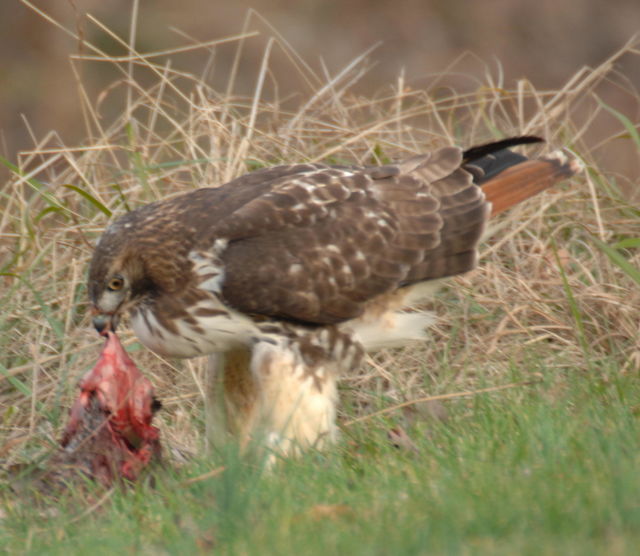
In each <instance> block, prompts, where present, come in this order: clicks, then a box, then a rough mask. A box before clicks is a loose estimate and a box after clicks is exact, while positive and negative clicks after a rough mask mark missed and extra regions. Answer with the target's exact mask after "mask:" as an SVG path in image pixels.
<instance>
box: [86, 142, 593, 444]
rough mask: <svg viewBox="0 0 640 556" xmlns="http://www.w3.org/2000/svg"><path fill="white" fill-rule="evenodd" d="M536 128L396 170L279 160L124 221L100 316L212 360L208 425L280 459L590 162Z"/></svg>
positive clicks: (97, 283) (107, 239)
mask: <svg viewBox="0 0 640 556" xmlns="http://www.w3.org/2000/svg"><path fill="white" fill-rule="evenodd" d="M540 141H542V140H541V139H539V138H537V137H532V136H524V137H515V138H511V139H506V140H502V141H498V142H494V143H490V144H485V145H481V146H477V147H473V148H470V149H468V150H463V149H461V148H458V147H444V148H440V149H438V150H435V151H433V152H430V153H427V154H422V155H419V156H414V157H412V158H409V159H407V160H404V161H402V162H399V163H396V164H388V165H383V166H336V165H328V164H320V163H312V164H311V163H309V164H296V165H290V166H276V167H271V168H265V169H261V170H258V171H255V172H252V173H249V174H247V175H244V176H241V177H239V178H237V179H235V180H233V181H231V182H229V183H227V184H225V185H221V186H219V187H205V188H202V189H196V190H192V191H188V192H186V193H183V194H180V195H177V196H175V197H173V198H169V199H167V200H162V201H158V202H154V203H151V204H149V205H146V206H143V207H141V208H138V209H137V210H134V211H132V212H129V213H127V214H125V215H124V216H122V217H120V218H119V219H117V220H116V221H114V222H113V223H112V224H111V225H110V226H109V227H108V228H107V229H106V231H105V232H104V234H103V235H102V237H101V238H100V240H99V242H98V244H97V246H96V248H95V252H94V255H93V259H92V261H91V265H90V271H89V294H90V298H91V303H92V305H93V311H94V318H93V323H94V326H95V327H96V328H97V330H98V331H100V332H104V331H105V330H115V327H116V326H117V324H118V321H119V318H120V316H121V314H122V313H124V312H128V313H129V315H130V322H131V325H132V327H133V330H134V331H135V333H136V335H137V336H138V338H139V339H140V341H141V342H142V343H143V344H144V345H146V346H147V347H148V348H150V349H151V350H153V351H155V352H157V353H159V354H161V355H165V356H169V357H197V356H203V355H207V356H210V363H209V366H210V372H211V376H213V377H214V380H212V381H211V385H212V386H211V387H210V388H209V389H208V390H207V396H206V398H207V399H206V400H205V407H206V413H207V429H208V431H207V434H208V436H209V437H210V438H213V440H214V442H215V441H217V440H219V439H220V437H221V436H226V435H227V434H234V435H236V436H238V437H239V438H240V439H241V441H243V442H246V441H247V440H249V439H252V438H256V437H259V438H262V439H263V440H265V441H266V442H267V444H268V446H270V447H272V448H273V449H274V450H278V451H279V452H280V453H291V452H296V451H297V450H298V449H302V448H304V447H308V446H321V445H323V444H326V443H327V442H330V441H332V440H333V439H335V437H336V430H337V429H336V423H335V421H336V402H337V391H336V381H337V379H338V378H339V377H340V375H342V374H344V373H347V372H349V371H350V370H351V369H353V368H354V367H356V366H357V365H358V364H359V363H360V361H361V359H362V356H363V354H364V353H365V352H368V351H373V350H377V349H380V348H383V347H388V346H397V345H402V344H404V343H406V342H409V341H411V340H416V339H420V338H423V337H424V335H425V328H426V327H427V326H428V325H429V324H430V323H431V317H430V315H429V313H427V312H421V311H418V310H415V309H413V308H412V307H414V306H415V304H416V303H417V302H418V301H419V300H420V299H421V298H422V297H424V296H425V295H426V294H427V293H428V292H429V291H430V290H433V285H434V281H437V280H438V279H441V278H445V277H447V276H454V275H457V274H461V273H463V272H467V271H469V270H471V269H473V268H474V267H475V266H476V264H477V259H478V243H479V241H480V239H481V237H482V235H483V231H484V230H485V227H486V225H487V221H488V220H489V218H490V217H491V216H492V215H495V214H497V213H499V212H502V211H503V210H506V209H507V208H509V207H510V206H512V205H515V204H516V203H518V202H520V201H522V200H524V199H526V198H528V197H530V196H532V195H534V194H536V193H538V192H540V191H542V190H544V189H546V188H547V187H549V186H551V185H553V184H554V183H556V182H557V181H559V180H561V179H565V178H568V177H570V176H571V175H573V174H574V173H575V172H576V171H578V170H579V169H580V166H579V163H578V162H577V160H573V159H569V157H567V156H566V155H565V154H564V153H563V152H561V151H556V152H554V153H552V154H551V155H548V156H546V157H541V158H537V159H531V160H529V159H527V158H526V157H525V156H523V155H521V154H518V153H515V152H513V151H511V150H510V148H509V147H512V146H516V145H522V144H527V143H536V142H540Z"/></svg>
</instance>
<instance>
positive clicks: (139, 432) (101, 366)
mask: <svg viewBox="0 0 640 556" xmlns="http://www.w3.org/2000/svg"><path fill="white" fill-rule="evenodd" d="M104 335H105V336H106V342H105V344H104V347H103V348H102V352H101V353H100V359H99V360H98V363H97V364H96V366H95V367H94V368H93V369H91V370H90V371H89V372H88V373H87V374H86V375H85V376H84V377H83V378H82V380H81V381H80V395H79V396H78V397H77V398H76V401H75V402H74V404H73V407H72V408H71V415H70V419H69V423H68V424H67V427H66V429H65V432H64V436H63V438H62V446H64V447H67V449H69V447H70V446H72V445H74V444H75V443H74V442H73V441H74V438H75V437H77V438H79V439H80V444H77V445H75V446H73V449H74V450H76V451H77V450H82V449H85V450H87V451H90V452H91V454H95V456H94V459H95V461H94V462H93V464H92V468H93V469H94V475H96V476H98V477H99V478H101V480H103V481H104V480H106V481H107V482H110V479H111V478H112V477H111V475H112V473H113V472H114V471H119V472H120V474H121V475H122V476H123V477H124V478H126V479H129V480H135V479H136V478H137V477H138V475H139V473H140V470H141V469H142V468H143V467H144V466H145V465H147V464H148V463H149V462H150V461H151V460H152V459H153V458H155V459H157V458H158V457H159V455H160V441H159V431H158V429H157V428H156V427H154V426H153V425H152V424H151V420H152V419H153V404H154V398H153V387H152V385H151V382H150V381H149V379H147V378H146V377H145V376H144V375H143V374H142V373H141V372H140V370H139V369H138V368H137V367H136V365H135V364H134V362H133V361H132V360H131V358H130V357H129V356H128V355H127V353H126V351H125V350H124V348H123V347H122V344H121V343H120V340H119V339H118V337H117V336H116V334H115V333H113V332H106V333H105V334H104ZM94 399H95V400H96V401H97V407H98V408H99V410H100V411H102V413H103V414H104V419H105V421H104V424H103V426H106V427H107V429H108V434H106V435H105V434H101V433H100V431H98V430H95V431H92V434H90V435H89V436H88V438H85V435H84V434H80V433H81V431H82V429H84V428H86V427H88V426H90V425H89V424H88V423H91V422H94V421H95V419H93V418H91V416H90V415H89V412H91V411H96V404H95V403H93V404H92V401H93V400H94ZM92 442H93V444H96V443H97V444H99V445H98V446H95V445H94V446H85V447H84V448H83V444H84V443H86V444H90V443H92ZM105 443H109V445H106V446H105V445H104V444H105ZM105 460H107V461H105ZM105 467H111V472H109V471H107V474H106V477H105V472H104V469H105ZM100 469H102V471H99V470H100Z"/></svg>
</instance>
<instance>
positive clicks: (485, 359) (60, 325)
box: [0, 22, 640, 463]
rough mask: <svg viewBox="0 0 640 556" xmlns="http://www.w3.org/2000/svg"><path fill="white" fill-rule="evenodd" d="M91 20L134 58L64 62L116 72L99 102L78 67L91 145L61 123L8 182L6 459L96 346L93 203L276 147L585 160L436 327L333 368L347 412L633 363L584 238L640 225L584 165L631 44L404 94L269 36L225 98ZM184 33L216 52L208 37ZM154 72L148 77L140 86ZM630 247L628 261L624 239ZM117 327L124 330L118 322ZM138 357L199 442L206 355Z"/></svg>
mask: <svg viewBox="0 0 640 556" xmlns="http://www.w3.org/2000/svg"><path fill="white" fill-rule="evenodd" d="M95 23H96V25H99V24H98V23H97V22H95ZM103 31H104V33H106V34H109V35H110V36H112V37H113V38H115V39H116V40H118V41H120V42H121V43H122V45H123V47H124V48H126V49H127V50H128V51H129V53H130V54H129V55H128V56H124V57H122V58H118V59H115V58H109V57H107V56H105V55H103V54H102V53H101V52H100V51H99V49H98V48H97V47H95V46H92V45H87V51H88V52H89V53H90V56H88V57H90V58H92V60H91V61H87V60H80V59H79V57H76V58H75V59H74V60H73V63H74V68H76V69H77V72H76V73H77V75H80V73H81V72H80V70H79V68H80V67H81V66H82V64H86V63H101V64H104V63H106V64H112V65H113V66H114V67H115V68H117V69H118V70H119V71H120V74H121V76H122V77H121V80H120V81H117V82H115V83H114V84H113V85H112V87H110V88H109V89H107V90H105V91H103V93H102V94H101V95H100V97H99V98H97V99H90V98H87V96H86V95H85V94H84V89H83V86H82V80H81V79H80V78H79V79H78V91H79V98H80V101H79V105H78V117H82V118H83V119H84V121H85V123H86V128H87V137H88V139H87V142H86V144H85V145H82V146H79V147H69V146H67V145H65V144H64V142H63V140H62V139H61V138H60V137H57V136H56V135H55V133H51V134H50V135H48V136H47V137H44V138H43V139H41V140H34V143H35V146H34V148H33V149H32V150H31V151H29V152H26V153H23V154H22V156H21V157H20V159H19V161H18V162H17V168H16V169H15V171H14V172H13V177H12V178H11V179H10V180H9V181H8V182H7V183H5V184H3V185H2V193H1V196H2V199H3V205H4V207H5V208H4V210H3V212H2V215H1V217H0V218H1V220H0V247H1V249H2V272H3V273H4V274H3V275H2V278H0V280H1V281H2V284H3V286H4V287H3V299H2V305H3V311H2V317H1V320H0V327H1V330H2V335H1V337H0V342H2V355H1V356H0V364H1V365H2V366H3V367H2V368H0V373H1V374H0V407H1V408H2V410H1V412H0V459H4V461H5V462H6V463H11V462H13V461H16V460H18V459H24V458H32V457H34V456H35V455H37V454H40V453H42V452H44V451H46V450H48V449H50V447H51V446H53V445H54V444H55V443H56V440H57V438H59V433H60V428H61V427H62V426H63V425H64V422H65V419H66V409H65V408H67V407H68V406H69V402H70V399H71V397H72V396H73V395H74V393H75V385H76V383H77V380H78V378H79V377H80V376H81V375H82V374H83V373H84V372H85V371H86V370H87V369H88V368H90V367H91V366H92V365H93V364H94V362H95V361H96V357H97V354H98V351H99V348H100V345H101V341H100V340H99V339H98V338H97V337H96V335H95V332H94V331H93V330H92V329H91V327H90V325H89V320H88V317H87V311H86V309H87V301H86V291H85V272H86V266H87V262H88V260H89V258H90V255H91V245H92V243H93V242H94V241H95V239H96V238H97V237H98V235H99V234H100V232H101V230H102V229H103V228H104V227H105V225H106V223H107V220H108V218H107V216H106V214H105V212H104V210H102V209H101V208H100V207H102V206H103V207H105V208H106V209H108V211H111V212H113V213H114V214H120V213H122V212H123V211H124V210H126V207H129V208H134V207H137V206H140V205H142V204H144V203H147V202H149V201H151V200H154V199H157V198H162V197H166V196H169V195H173V194H175V193H178V192H181V191H184V190H186V189H190V188H195V187H201V186H211V185H216V184H221V183H223V182H225V181H228V180H230V179H232V178H233V177H236V176H237V175H239V174H241V173H244V172H246V171H247V170H249V169H251V168H254V167H259V166H267V165H272V164H277V163H281V162H294V161H303V160H324V161H339V162H342V161H348V162H356V163H371V162H376V161H384V160H386V159H394V158H400V157H403V156H409V155H411V154H414V153H418V152H421V151H424V150H426V149H430V148H432V147H435V146H438V145H444V144H450V143H458V144H463V145H470V144H472V143H474V142H481V141H485V140H488V139H490V138H493V137H498V136H503V135H509V134H519V133H535V134H539V135H542V136H544V137H546V138H547V140H548V142H549V144H550V145H552V146H553V147H558V146H567V147H569V148H570V149H571V150H572V151H573V152H574V153H576V155H577V156H579V157H580V158H581V159H582V160H584V162H585V163H586V165H587V168H588V171H587V173H586V174H585V175H584V176H582V177H578V178H576V179H574V180H572V181H571V183H570V184H568V185H564V186H562V187H559V188H557V189H554V190H553V191H551V192H549V193H546V194H544V195H542V196H540V197H539V198H536V199H534V200H532V201H530V202H528V203H526V204H525V205H523V206H522V207H519V208H517V209H515V210H513V211H511V213H510V214H509V215H508V216H506V217H505V218H503V219H501V220H500V221H499V223H498V224H497V226H498V228H499V229H498V231H497V232H496V234H495V235H494V237H493V239H492V240H491V242H490V243H489V244H487V245H486V246H485V247H484V254H483V264H482V266H481V268H480V269H478V270H477V271H474V272H472V273H470V274H468V275H466V276H463V277H460V278H457V279H455V280H452V281H451V282H450V287H448V288H447V289H445V291H444V292H443V294H442V295H440V296H439V297H438V298H437V299H436V300H435V301H434V303H433V308H434V310H435V311H436V313H437V314H438V315H439V316H440V317H441V319H440V321H439V323H438V324H437V326H436V327H435V328H434V330H433V340H432V341H431V342H429V343H428V344H427V345H421V346H414V347H411V348H407V349H405V350H400V351H393V352H384V353H381V354H378V355H377V356H375V357H373V358H371V360H370V361H369V363H368V364H367V365H366V366H365V367H364V368H363V369H362V370H361V371H360V372H358V373H357V374H355V375H354V376H350V377H345V378H344V380H343V385H344V387H345V392H344V396H345V398H346V400H347V401H348V402H349V403H348V406H349V407H350V408H351V411H352V413H353V414H354V415H360V414H362V413H363V412H365V411H370V410H372V409H374V408H379V407H381V404H384V403H393V402H401V401H404V400H407V399H411V398H414V397H419V396H424V395H426V394H431V393H434V394H438V393H446V392H454V391H457V390H466V389H470V388H474V387H481V386H485V385H492V384H496V385H497V384H501V383H506V382H510V381H511V380H512V379H513V376H514V374H518V376H520V377H524V378H525V379H526V378H527V377H530V376H532V375H535V373H537V372H538V371H539V370H540V369H544V368H550V369H555V370H557V372H558V373H560V372H563V371H564V370H566V369H570V370H571V372H575V370H576V369H583V370H584V371H585V372H590V373H593V374H594V379H595V378H598V379H604V380H606V374H607V373H609V372H637V371H638V370H639V369H640V340H639V337H638V315H640V287H639V286H638V284H636V283H634V282H633V281H632V280H631V279H630V278H629V276H628V275H627V274H625V273H624V272H623V271H622V270H621V269H620V268H619V267H617V266H615V265H613V264H612V263H611V262H610V261H609V259H608V258H607V257H606V256H605V254H603V253H602V252H601V251H600V250H599V249H598V248H597V247H596V245H595V243H594V242H593V241H592V237H594V236H595V237H597V238H600V239H601V240H603V241H606V242H609V243H611V242H613V241H615V240H619V239H621V238H624V237H636V238H637V237H640V213H639V212H638V210H636V209H635V208H633V207H632V206H630V205H629V204H628V203H627V202H626V201H625V200H624V198H625V195H626V196H627V198H630V197H628V193H625V194H618V193H616V188H617V189H618V190H622V191H626V192H629V191H633V188H634V187H637V185H638V184H637V181H635V183H634V179H631V178H629V177H625V176H613V175H605V174H604V173H603V172H602V171H601V170H600V169H599V163H598V161H599V159H601V158H603V157H604V156H606V155H605V154H603V153H606V150H607V149H608V148H615V144H616V142H619V141H630V140H632V138H631V137H630V136H629V133H628V132H627V131H625V129H624V126H623V123H622V122H620V126H619V129H620V133H619V134H618V135H616V136H613V137H610V138H609V139H608V140H607V141H604V142H602V143H599V144H597V145H589V144H587V142H586V141H585V136H586V135H587V134H588V132H589V129H590V126H591V125H592V124H593V121H594V119H595V118H596V115H598V114H602V113H603V112H605V113H606V111H607V109H606V108H605V107H603V106H602V105H601V104H599V103H598V99H597V88H598V85H599V84H600V83H602V82H603V81H604V80H614V81H616V80H617V81H616V82H618V83H619V87H620V92H621V94H623V95H630V96H632V97H633V98H635V99H640V96H639V95H638V94H637V92H636V91H634V90H631V89H630V88H629V85H628V83H627V82H626V81H625V80H624V79H623V78H619V76H616V75H615V73H614V72H613V67H614V66H613V64H614V62H615V60H617V59H618V58H619V57H621V56H634V57H638V55H639V54H640V53H639V52H638V50H637V43H633V42H632V43H629V44H628V45H626V46H625V48H624V49H623V50H621V51H620V52H618V53H616V54H615V55H614V56H612V58H611V59H610V60H608V61H607V62H605V63H604V64H603V65H602V66H600V67H598V68H595V69H590V68H584V69H582V70H580V71H578V72H577V73H576V74H575V75H574V76H573V77H572V78H571V79H569V80H568V82H567V85H566V86H565V87H564V88H563V89H562V90H558V91H539V90H536V89H535V87H534V86H533V85H532V84H531V83H528V82H526V81H519V82H518V83H517V85H516V87H515V88H512V89H510V88H507V87H506V86H505V84H504V83H503V82H502V81H501V79H499V78H496V77H495V76H492V75H485V76H484V77H477V78H474V79H477V86H475V87H474V88H472V89H471V90H468V91H463V92H456V91H453V90H450V89H448V88H446V87H445V86H444V84H445V83H446V75H437V76H434V78H433V82H432V85H431V87H430V88H429V90H424V91H423V90H419V91H416V90H410V89H409V88H407V87H406V86H405V84H404V81H403V78H402V76H400V77H399V78H398V80H397V82H396V83H394V84H393V85H392V86H390V87H389V88H388V89H387V90H386V91H383V92H381V93H380V94H379V95H377V96H375V97H371V98H358V97H355V96H353V95H351V94H350V92H349V86H350V85H351V84H352V83H353V82H354V81H355V80H357V79H358V77H359V76H360V75H361V74H362V72H363V71H365V69H366V63H365V60H364V59H358V60H354V61H353V62H352V63H351V64H349V66H348V67H347V68H346V69H345V71H344V72H342V73H340V74H339V75H337V76H335V77H333V78H330V77H327V76H324V75H318V74H316V73H314V72H313V71H312V70H311V69H310V68H309V67H308V66H307V65H306V64H305V63H304V61H302V60H300V59H298V57H297V56H296V54H295V52H294V51H293V50H292V49H291V48H290V47H289V46H288V45H287V44H286V43H285V42H284V41H283V40H282V39H281V38H279V37H274V39H273V40H272V41H271V42H270V43H269V46H268V48H267V50H266V51H265V55H264V63H263V67H262V70H261V72H260V73H259V74H258V75H257V76H256V88H255V94H254V95H253V97H251V98H239V97H237V96H235V95H234V93H233V90H234V76H233V74H232V75H231V77H230V80H229V87H228V89H227V90H226V91H224V92H220V91H214V90H211V89H210V88H209V87H208V86H207V84H206V83H205V82H204V81H203V80H202V79H200V78H199V77H197V76H193V75H187V74H184V73H182V72H181V71H180V70H179V68H176V67H173V65H172V64H171V63H169V62H166V60H167V59H168V56H170V55H171V53H164V54H163V55H162V56H155V55H153V54H141V53H138V52H135V51H134V49H133V48H130V47H129V45H128V43H127V41H126V40H124V39H121V38H119V37H116V36H115V35H114V34H113V33H112V32H111V31H110V30H108V29H103ZM249 32H250V30H247V33H249ZM225 40H233V41H236V43H237V46H238V56H242V44H243V40H244V39H243V38H242V36H240V37H234V38H232V39H225ZM191 46H193V48H200V49H201V50H202V54H203V60H206V59H207V56H210V58H209V61H210V62H211V63H213V54H212V53H213V51H214V50H215V43H208V44H206V45H202V44H194V45H191ZM273 56H287V57H289V58H290V60H291V68H292V69H291V71H296V72H299V73H300V75H301V76H302V77H303V78H304V80H305V81H306V82H307V83H308V87H309V88H308V91H307V93H306V94H305V96H304V98H303V99H302V101H301V102H299V103H297V105H298V106H299V108H296V109H293V110H292V109H290V108H289V107H290V106H292V104H293V103H292V102H290V101H289V100H288V99H280V98H278V95H277V79H278V76H274V75H272V74H271V73H270V71H269V60H270V57H273ZM454 69H455V68H449V71H454ZM150 77H151V78H153V79H154V80H155V84H154V85H152V86H144V87H143V86H141V85H140V83H141V82H142V81H143V80H144V81H145V82H146V81H148V80H149V78H150ZM471 80H472V78H471V77H470V81H471ZM265 99H269V100H265ZM106 102H119V103H121V105H122V110H121V116H120V117H119V118H118V119H117V120H116V121H113V122H105V121H104V120H103V119H102V118H101V106H102V105H103V104H104V103H106ZM611 117H614V116H611ZM68 184H71V185H73V186H75V187H76V188H79V189H81V190H82V191H84V192H85V195H84V196H83V195H81V194H79V193H78V191H77V190H74V189H72V188H69V187H66V185H68ZM614 186H615V187H614ZM625 255H626V256H627V257H628V258H629V260H630V262H631V263H632V264H634V265H635V266H636V267H640V255H639V254H638V250H635V251H629V252H626V253H625ZM562 273H564V275H565V277H566V282H567V284H568V288H569V291H570V293H571V296H572V298H573V301H571V298H570V297H568V295H567V289H566V288H565V287H564V286H563V276H562ZM572 308H573V309H574V311H573V312H572ZM576 314H577V316H578V318H577V319H576ZM122 336H123V338H124V339H125V343H126V344H128V345H132V344H134V343H135V338H134V337H133V336H132V335H131V334H130V333H129V332H123V334H122ZM134 358H135V360H136V362H137V363H138V364H139V366H140V367H141V368H142V369H143V370H144V372H145V373H146V374H147V375H148V376H149V377H150V378H151V379H152V381H153V382H154V384H155V387H156V389H157V393H158V395H159V397H160V398H161V399H162V400H163V403H164V407H165V410H164V411H162V412H161V414H160V416H159V422H160V427H161V428H162V433H163V435H164V438H165V440H166V441H168V442H169V443H170V444H173V445H176V446H178V447H180V448H182V449H184V450H186V451H193V450H195V449H196V448H197V446H198V445H199V444H200V441H201V433H202V427H201V426H200V423H199V420H200V412H201V392H202V380H203V361H200V360H192V361H182V362H176V361H166V360H163V359H162V358H160V357H158V356H156V355H154V354H152V353H150V352H148V351H147V350H145V349H143V348H141V349H140V350H139V351H136V352H135V353H134ZM612 362H613V363H612ZM514 369H517V373H516V372H515V371H514Z"/></svg>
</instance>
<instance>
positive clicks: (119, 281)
mask: <svg viewBox="0 0 640 556" xmlns="http://www.w3.org/2000/svg"><path fill="white" fill-rule="evenodd" d="M123 287H124V278H123V277H122V276H118V275H116V276H112V277H111V278H109V281H108V282H107V289H108V290H109V291H112V292H117V291H119V290H121V289H122V288H123Z"/></svg>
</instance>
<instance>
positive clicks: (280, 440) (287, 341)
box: [206, 324, 362, 455]
mask: <svg viewBox="0 0 640 556" xmlns="http://www.w3.org/2000/svg"><path fill="white" fill-rule="evenodd" d="M263 332H264V334H262V335H261V336H260V337H258V338H256V340H255V342H254V345H253V347H252V349H251V352H250V353H249V351H248V350H247V351H244V350H243V351H234V352H228V353H226V354H224V355H221V356H219V358H218V360H217V364H214V363H213V362H211V363H210V365H212V367H211V370H212V371H217V372H212V373H211V374H212V375H216V374H217V375H218V376H217V378H215V377H214V380H213V382H212V384H213V385H214V388H212V389H211V390H209V391H208V393H207V397H208V398H209V400H208V401H207V402H206V403H207V407H208V410H207V428H208V437H209V439H210V441H213V442H214V444H215V443H217V442H219V441H220V440H223V439H224V437H225V436H226V435H228V434H229V433H231V434H232V435H234V436H236V437H237V438H238V440H239V441H240V442H241V444H242V445H244V444H246V442H247V441H249V440H252V441H256V442H259V443H263V444H266V445H267V446H268V447H269V448H271V449H272V450H273V451H274V452H275V453H277V454H280V455H287V454H294V453H298V452H299V451H301V450H304V449H305V448H308V447H318V448H322V447H323V446H326V445H327V444H329V443H331V442H333V441H334V440H335V439H336V437H337V427H336V422H335V421H336V403H337V388H336V382H337V379H338V376H339V375H340V374H341V373H342V372H344V371H347V370H349V369H350V368H351V367H353V366H355V365H356V364H357V363H359V361H360V359H361V356H362V348H361V346H360V344H358V343H356V342H354V341H353V340H352V339H351V337H350V336H349V334H347V333H343V332H340V331H338V330H337V329H335V328H322V329H319V330H318V329H311V330H309V329H305V328H301V327H292V326H287V325H282V326H281V325H272V324H270V325H265V326H264V327H263ZM220 371H222V372H223V374H224V376H219V375H220V374H221V373H220ZM221 398H223V399H221Z"/></svg>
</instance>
